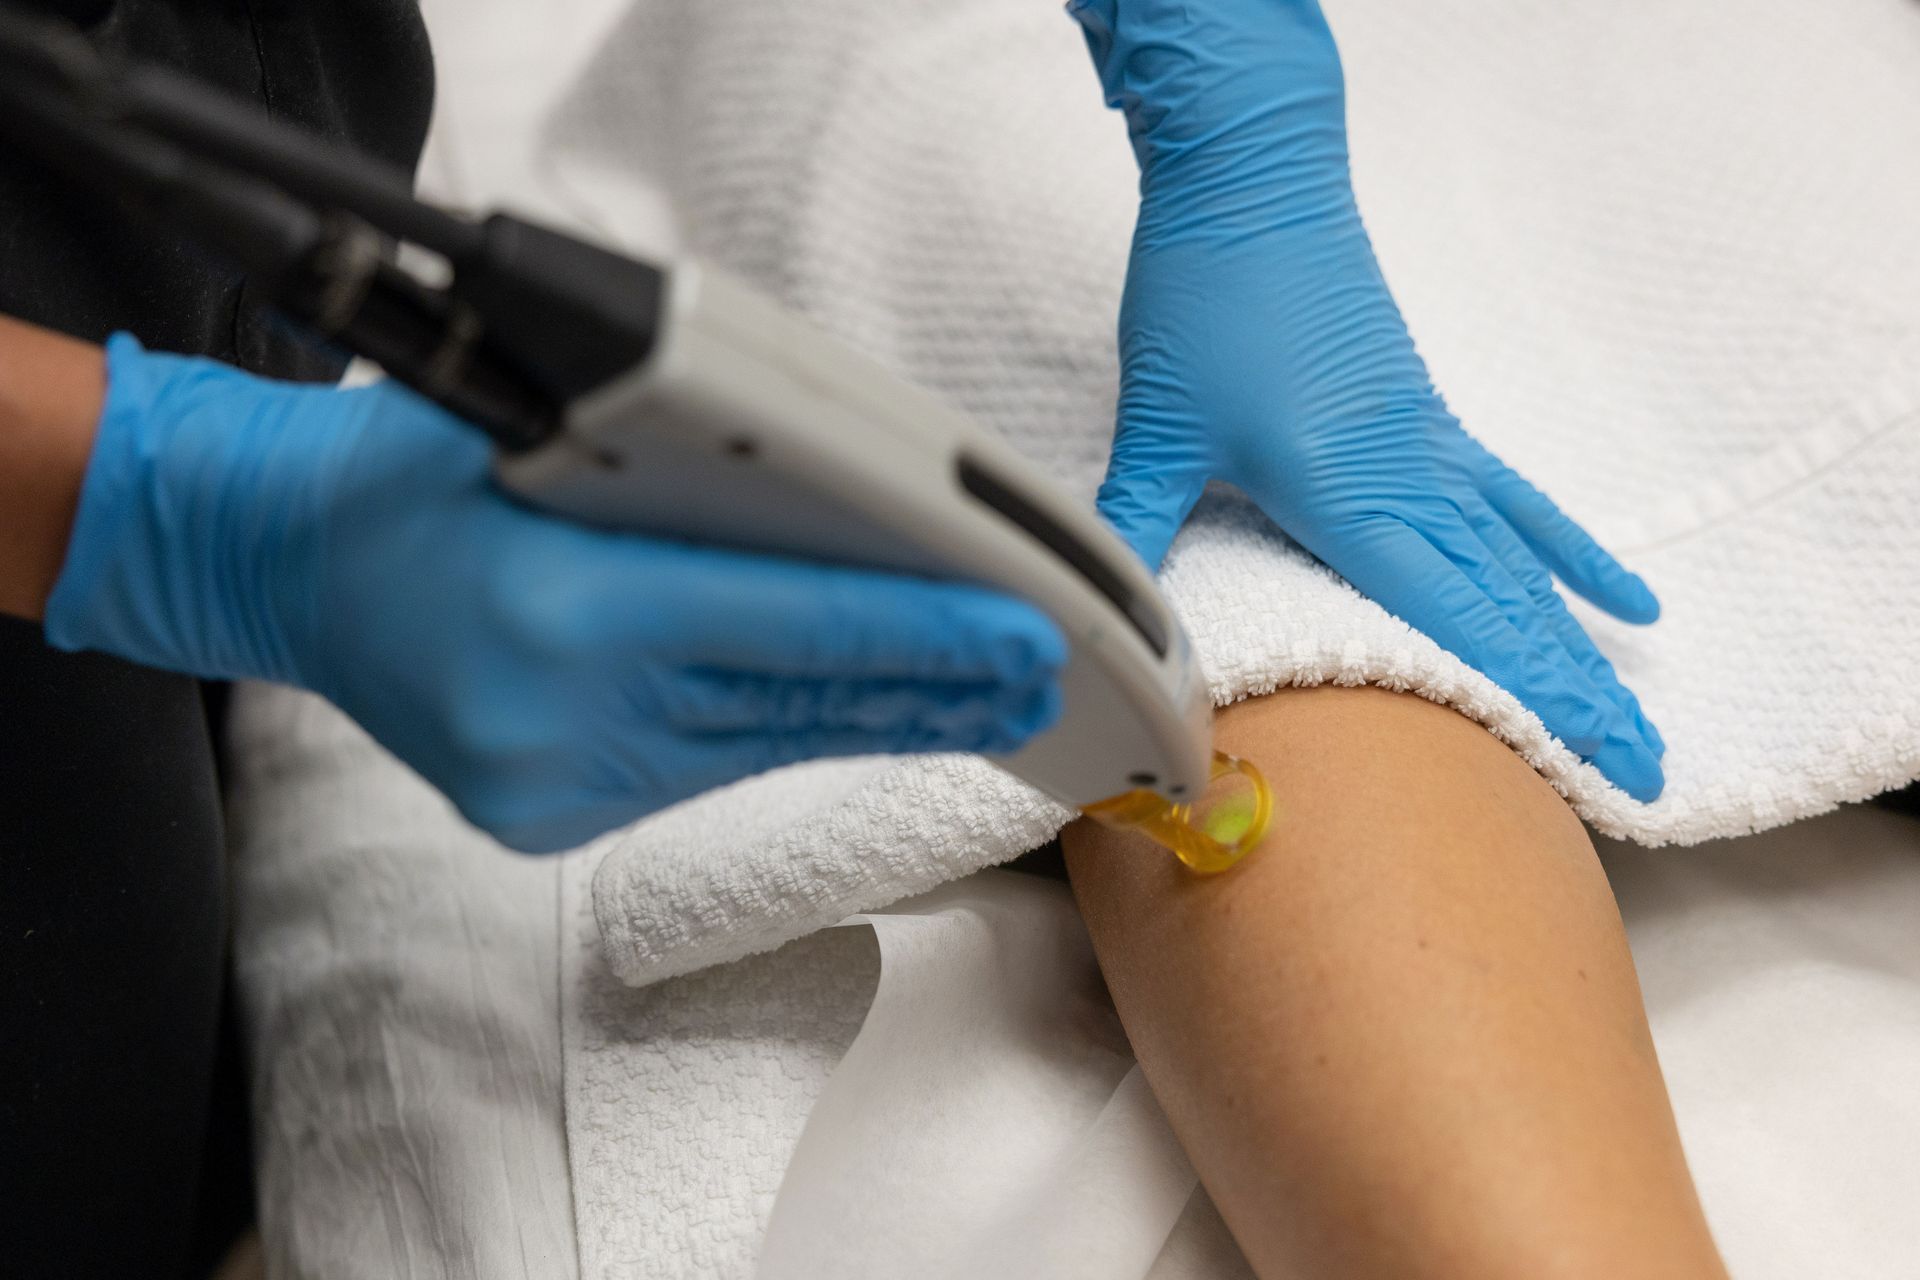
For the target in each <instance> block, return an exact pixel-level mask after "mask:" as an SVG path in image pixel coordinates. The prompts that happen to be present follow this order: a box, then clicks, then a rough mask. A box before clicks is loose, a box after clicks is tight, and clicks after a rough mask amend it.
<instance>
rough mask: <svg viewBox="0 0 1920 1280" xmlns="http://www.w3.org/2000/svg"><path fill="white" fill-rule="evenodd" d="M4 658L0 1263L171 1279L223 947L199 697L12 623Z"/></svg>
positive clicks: (184, 1240) (196, 1178) (178, 1268)
mask: <svg viewBox="0 0 1920 1280" xmlns="http://www.w3.org/2000/svg"><path fill="white" fill-rule="evenodd" d="M0 672H3V673H4V675H5V678H4V679H0V726H3V727H4V728H3V729H0V779H4V783H3V784H0V785H4V787H5V794H6V801H5V822H4V824H0V1206H4V1209H3V1210H0V1217H4V1218H5V1219H6V1221H7V1223H8V1227H7V1230H6V1231H5V1232H4V1233H0V1253H4V1255H5V1264H4V1265H3V1266H0V1270H4V1271H6V1272H7V1274H18V1275H22V1276H128V1277H135V1276H169V1277H170V1276H176V1275H180V1274H182V1272H183V1269H184V1268H185V1267H186V1265H187V1260H188V1257H189V1248H190V1243H191V1235H192V1229H193V1223H194V1214H195V1210H196V1208H197V1203H198V1194H199V1182H200V1170H201V1164H202V1161H203V1157H204V1150H205V1146H206V1142H205V1135H206V1133H207V1131H208V1115H209V1102H210V1099H211V1096H212V1080H213V1064H214V1062H215V1060H216V1052H215V1050H216V1045H217V1043H218V1041H217V1033H218V1030H219V1025H220V1011H221V989H222V977H223V969H222V960H223V956H224V953H225V946H226V906H225V899H224V896H223V894H224V890H223V879H224V877H223V874H222V867H221V841H220V817H219V815H220V809H219V792H218V788H217V786H216V782H215V771H214V765H213V752H212V746H211V742H210V739H209V735H208V728H207V719H206V715H205V712H204V710H203V708H202V704H201V696H200V689H199V686H198V685H197V684H196V683H195V682H194V681H192V680H188V679H185V678H182V677H179V676H172V675H164V674H161V673H159V672H155V671H146V670H142V669H140V668H137V667H133V666H129V665H127V664H126V663H122V662H117V661H115V660H113V659H110V658H103V657H99V656H97V655H93V654H80V655H70V654H61V653H55V652H53V651H51V650H49V649H47V648H46V647H45V646H44V645H43V644H42V643H41V641H40V629H39V628H38V627H37V626H33V625H30V624H27V623H22V622H18V621H16V620H13V619H6V620H4V621H0ZM14 1268H17V1270H14Z"/></svg>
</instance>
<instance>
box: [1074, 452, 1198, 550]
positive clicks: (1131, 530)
mask: <svg viewBox="0 0 1920 1280" xmlns="http://www.w3.org/2000/svg"><path fill="white" fill-rule="evenodd" d="M1158 453H1159V451H1158V450H1157V449H1156V448H1155V447H1154V446H1153V445H1152V444H1151V443H1149V442H1148V441H1147V439H1146V436H1145V433H1136V432H1129V431H1127V430H1125V429H1124V428H1123V429H1122V430H1121V431H1120V432H1119V433H1118V434H1117V435H1116V436H1115V438H1114V446H1113V458H1112V460H1111V461H1110V462H1109V463H1108V464H1107V476H1106V479H1105V480H1104V481H1103V482H1102V483H1101V485H1100V496H1099V507H1100V514H1101V515H1103V516H1105V517H1106V520H1107V523H1108V524H1110V525H1112V526H1113V528H1114V531H1115V532H1116V533H1118V534H1119V535H1120V537H1121V538H1122V539H1124V540H1125V542H1126V544H1127V545H1128V546H1130V547H1132V548H1133V550H1134V554H1136V555H1138V556H1139V557H1140V558H1141V559H1142V560H1144V561H1145V562H1146V565H1147V568H1149V569H1152V570H1155V571H1156V572H1157V571H1158V570H1159V568H1160V565H1161V562H1163V561H1164V560H1165V559H1166V558H1167V548H1168V547H1170V546H1172V545H1173V539H1174V536H1175V535H1176V534H1178V533H1179V532H1180V526H1181V525H1183V524H1185V523H1186V522H1187V517H1188V516H1189V515H1192V514H1193V508H1194V504H1195V503H1197V502H1199V501H1200V495H1201V494H1202V493H1204V492H1205V491H1206V487H1207V473H1206V471H1205V469H1204V468H1200V467H1195V466H1192V465H1190V464H1187V463H1185V462H1180V463H1175V462H1172V461H1169V460H1168V459H1166V458H1165V457H1164V456H1156V455H1157V454H1158Z"/></svg>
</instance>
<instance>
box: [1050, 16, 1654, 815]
mask: <svg viewBox="0 0 1920 1280" xmlns="http://www.w3.org/2000/svg"><path fill="white" fill-rule="evenodd" d="M1069 9H1070V10H1071V12H1072V13H1073V15H1074V16H1075V17H1076V18H1077V19H1078V20H1079V21H1080V23H1081V25H1082V27H1083V29H1084V30H1085V32H1086V35H1087V42H1088V45H1089V47H1090V48H1091V50H1092V52H1093V58H1094V63H1095V65H1096V66H1097V67H1098V69H1099V72H1100V78H1101V82H1102V84H1103V85H1104V86H1105V89H1106V93H1107V100H1108V102H1109V103H1110V104H1111V105H1113V106H1115V107H1118V108H1120V109H1121V110H1123V111H1124V112H1125V113H1126V118H1127V124H1128V129H1129V132H1130V134H1131V136H1132V139H1133V146H1134V152H1135V155H1136V156H1137V157H1138V159H1139V162H1140V171H1141V181H1140V191H1141V207H1140V215H1139V222H1138V224H1137V227H1136V230H1135V235H1134V244H1133V259H1132V265H1131V267H1130V269H1129V271H1128V276H1127V289H1126V296H1125V300H1124V302H1123V304H1122V309H1121V318H1120V353H1121V364H1122V385H1121V394H1120V411H1119V424H1118V430H1117V432H1116V435H1115V439H1114V448H1113V460H1112V464H1111V467H1110V469H1109V471H1108V474H1107V480H1106V484H1105V486H1104V487H1103V488H1102V490H1101V493H1100V505H1101V509H1102V510H1103V511H1104V512H1105V514H1106V516H1107V518H1108V519H1109V520H1111V521H1112V522H1113V524H1114V525H1115V526H1116V527H1117V528H1118V529H1119V531H1120V533H1121V535H1122V536H1123V537H1125V538H1126V539H1127V540H1128V541H1129V542H1130V543H1131V544H1132V545H1133V547H1134V549H1135V550H1137V551H1138V552H1139V553H1140V555H1141V556H1142V557H1143V558H1144V559H1145V560H1146V561H1147V562H1148V563H1149V564H1151V565H1158V564H1159V563H1160V561H1161V559H1162V558H1163V557H1164V556H1165V555H1166V551H1167V547H1168V544H1169V543H1170V542H1171V541H1172V540H1173V536H1174V534H1175V532H1176V531H1177V530H1178V529H1179V527H1180V525H1181V523H1182V522H1183V521H1184V520H1185V519H1186V517H1187V515H1188V513H1189V512H1190V511H1191V510H1192V509H1193V506H1194V503H1195V502H1196V501H1197V500H1198V499H1199V497H1200V493H1201V490H1202V488H1203V487H1204V486H1205V485H1206V483H1207V481H1208V480H1209V479H1210V478H1218V479H1222V480H1226V481H1229V482H1231V483H1233V484H1234V485H1236V486H1238V487H1239V488H1240V489H1241V490H1243V491H1244V492H1246V493H1247V494H1248V495H1249V496H1250V497H1252V498H1253V499H1254V501H1256V502H1257V503H1258V504H1259V505H1260V506H1261V507H1262V508H1263V509H1264V510H1265V511H1266V513H1267V514H1268V515H1269V516H1270V517H1272V519H1273V520H1274V522H1275V523H1276V524H1278V525H1279V526H1280V527H1281V528H1282V529H1284V530H1285V531H1286V532H1287V533H1288V534H1289V535H1290V536H1291V537H1293V538H1294V539H1295V540H1296V541H1298V542H1299V543H1300V544H1301V545H1302V546H1304V547H1306V548H1307V550H1309V551H1311V552H1312V553H1313V554H1314V555H1316V556H1318V557H1319V558H1320V559H1321V560H1323V561H1325V562H1326V563H1327V564H1328V565H1330V566H1332V567H1333V568H1334V569H1335V570H1337V571H1338V572H1340V573H1341V574H1342V575H1344V576H1345V577H1346V578H1347V580H1348V581H1349V582H1351V583H1352V584H1353V585H1354V586H1355V587H1356V588H1357V589H1358V590H1360V591H1361V592H1363V593H1364V594H1366V595H1368V596H1370V597H1372V598H1373V599H1374V600H1376V601H1378V602H1379V603H1380V604H1381V605H1383V606H1384V607H1386V608H1387V609H1388V610H1390V611H1392V612H1393V613H1395V614H1397V615H1399V616H1400V617H1401V618H1402V619H1404V620H1405V621H1406V622H1408V623H1409V624H1411V625H1412V626H1414V627H1417V628H1418V629H1420V630H1421V631H1424V632H1426V633H1427V634H1428V635H1429V636H1432V637H1433V638H1434V639H1435V640H1436V641H1438V642H1439V643H1440V644H1441V645H1442V646H1444V647H1445V648H1447V649H1448V650H1450V651H1452V652H1453V653H1455V654H1457V655H1459V656H1460V657H1461V658H1463V659H1465V660H1466V661H1467V662H1469V663H1471V664H1472V665H1473V666H1474V667H1476V668H1478V669H1479V670H1480V671H1482V672H1484V673H1485V674H1486V675H1488V676H1489V677H1491V678H1492V679H1493V680H1495V681H1496V682H1498V683H1499V684H1500V685H1502V686H1503V687H1505V688H1506V689H1508V690H1509V691H1511V692H1512V693H1513V694H1514V695H1515V696H1516V697H1517V698H1519V699H1520V701H1521V702H1522V703H1524V704H1525V705H1526V706H1527V707H1528V708H1530V709H1531V710H1533V711H1534V712H1535V713H1536V714H1537V715H1539V717H1540V718H1541V720H1542V721H1543V722H1544V723H1545V724H1546V726H1547V728H1548V729H1549V730H1551V731H1552V732H1553V733H1555V734H1556V735H1558V736H1559V737H1560V738H1561V740H1562V741H1564V742H1565V743H1566V744H1567V745H1568V746H1569V747H1571V748H1572V749H1573V750H1574V751H1576V752H1578V753H1579V754H1581V755H1582V756H1585V757H1587V758H1588V759H1590V760H1592V761H1593V763H1594V764H1596V765H1597V766H1599V768H1600V770H1601V771H1602V772H1603V773H1604V774H1606V776H1607V777H1608V778H1610V779H1611V780H1612V781H1613V782H1614V783H1615V784H1616V785H1618V786H1620V787H1621V788H1622V789H1624V790H1625V791H1627V792H1628V793H1629V794H1630V795H1632V796H1634V797H1636V798H1638V799H1641V800H1651V799H1653V798H1654V797H1655V796H1657V795H1659V794H1660V789H1661V786H1662V783H1663V779H1662V776H1661V770H1660V763H1659V757H1660V755H1661V754H1662V752H1663V751H1664V747H1663V746H1662V744H1661V742H1660V738H1659V734H1658V733H1657V732H1656V731H1655V730H1654V728H1653V726H1652V725H1651V724H1649V723H1648V722H1647V720H1646V718H1645V717H1644V716H1643V715H1642V714H1641V712H1640V707H1639V704H1638V703H1637V702H1636V701H1635V699H1634V697H1633V695H1632V694H1631V693H1629V692H1628V691H1627V690H1626V689H1625V688H1624V687H1623V686H1622V685H1621V684H1620V682H1619V681H1618V680H1617V679H1616V678H1615V676H1614V673H1613V669H1612V668H1611V667H1610V666H1609V665H1608V663H1607V661H1606V659H1605V658H1603V657H1601V656H1600V653H1599V651H1598V650H1597V649H1595V647H1594V645H1593V642H1592V641H1591V640H1590V639H1589V638H1588V637H1587V635H1586V633H1585V632H1584V631H1583V630H1582V629H1581V627H1580V626H1579V624H1578V623H1577V622H1575V621H1574V619H1573V618H1572V616H1571V615H1569V614H1568V612H1567V610H1566V607H1565V606H1564V604H1563V603H1562V602H1561V600H1560V598H1559V596H1558V595H1556V594H1555V591H1554V586H1553V581H1552V578H1551V577H1550V576H1549V571H1551V573H1552V574H1556V575H1558V576H1559V578H1560V580H1561V581H1562V582H1564V583H1565V584H1566V585H1567V586H1569V587H1571V588H1573V589H1574V590H1575V591H1578V592H1579V593H1580V594H1581V595H1583V596H1585V597H1586V598H1587V599H1589V600H1591V601H1593V602H1594V603H1595V604H1597V605H1599V606H1600V607H1601V608H1603V609H1605V610H1607V611H1608V612H1610V613H1612V614H1614V615H1616V616H1618V617H1620V618H1623V619H1626V620H1627V621H1630V622H1640V623H1646V622H1652V621H1653V620H1654V619H1655V618H1656V617H1657V616H1658V615H1659V612H1660V606H1659V603H1658V602H1657V601H1656V600H1655V599H1654V597H1653V594H1652V592H1650V591H1649V590H1648V589H1647V587H1646V584H1645V583H1643V582H1641V580H1640V579H1639V578H1637V577H1635V576H1634V575H1633V574H1631V573H1629V572H1627V571H1626V570H1625V569H1624V568H1622V567H1621V566H1620V565H1619V563H1617V562H1616V561H1615V560H1614V559H1613V557H1612V556H1610V555H1608V554H1607V552H1606V551H1604V550H1603V549H1601V547H1600V546H1599V545H1598V544H1596V543H1595V542H1594V541H1593V539H1592V538H1590V537H1589V536H1588V535H1587V534H1586V533H1585V532H1584V531H1583V530H1581V528H1580V527H1579V526H1578V525H1576V524H1575V523H1574V522H1573V521H1572V520H1570V519H1568V518H1567V517H1566V516H1565V515H1564V514H1562V513H1561V511H1560V510H1559V508H1557V507H1556V506H1555V505H1554V504H1553V503H1552V502H1551V501H1550V500H1549V499H1548V498H1547V497H1546V496H1545V495H1543V494H1542V493H1541V492H1540V491H1539V490H1537V489H1535V488H1534V487H1533V486H1532V485H1530V484H1528V483H1527V482H1526V481H1525V480H1524V479H1522V478H1521V477H1520V476H1518V475H1517V474H1515V473H1514V472H1513V471H1512V470H1510V469H1509V468H1508V467H1506V466H1505V465H1504V464H1502V463H1501V461H1500V460H1499V459H1498V458H1496V457H1494V456H1493V455H1492V454H1490V453H1488V452H1487V450H1486V449H1484V448H1483V447H1482V446H1481V445H1480V444H1479V443H1478V442H1476V441H1475V440H1474V439H1473V437H1472V436H1470V435H1468V434H1467V433H1466V432H1465V431H1464V430H1462V429H1461V426H1460V424H1459V423H1458V422H1457V421H1456V420H1455V419H1454V418H1453V416H1452V415H1451V414H1449V413H1448V412H1447V408H1446V405H1445V404H1444V403H1443V402H1442V400H1441V398H1440V396H1439V394H1438V393H1437V392H1436V391H1435V390H1434V388H1433V385H1432V382H1431V380H1430V379H1429V378H1428V375H1427V370H1426V366H1425V364H1424V363H1423V362H1422V361H1421V359H1420V356H1419V354H1418V353H1417V352H1416V351H1415V350H1414V345H1413V340H1412V339H1411V338H1410V337H1409V336H1408V333H1407V328H1406V324H1405V322H1404V321H1403V320H1402V319H1401V316H1400V312H1399V309H1398V307H1396V306H1395V304H1394V301H1393V297H1392V295H1391V294H1390V293H1389V292H1388V290H1387V285H1386V281H1385V280H1384V279H1383V278H1382V276H1381V273H1380V267H1379V265H1378V263H1377V262H1376V261H1375V259H1374V254H1373V247H1372V245H1371V243H1370V242H1369V240H1368V238H1367V232H1366V229H1365V227H1363V226H1362V225H1361V221H1360V214H1359V211H1358V209H1357V207H1356V206H1355V203H1354V197H1353V189H1352V186H1351V183H1350V181H1349V176H1348V164H1347V138H1346V109H1345V96H1344V93H1345V91H1344V84H1343V80H1342V75H1341V69H1340V59H1339V54H1338V52H1337V51H1336V49H1335V48H1334V42H1333V37H1332V34H1331V32H1330V31H1329V30H1328V28H1327V25H1326V21H1325V19H1324V18H1323V17H1322V15H1321V12H1320V7H1319V5H1317V4H1315V3H1313V0H1204V2H1203V3H1195V2H1194V0H1184V2H1183V0H1074V3H1072V4H1071V5H1070V6H1069Z"/></svg>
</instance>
